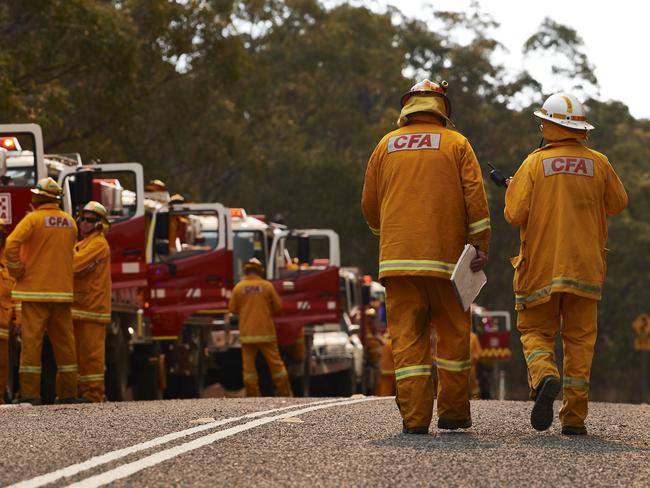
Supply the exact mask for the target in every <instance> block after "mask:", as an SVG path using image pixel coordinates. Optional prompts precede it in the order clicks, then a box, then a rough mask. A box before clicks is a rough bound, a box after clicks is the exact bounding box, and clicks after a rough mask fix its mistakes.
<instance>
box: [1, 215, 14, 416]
mask: <svg viewBox="0 0 650 488" xmlns="http://www.w3.org/2000/svg"><path fill="white" fill-rule="evenodd" d="M5 237H6V222H5V221H4V220H3V219H0V255H1V254H2V253H3V251H4V247H5ZM14 283H15V280H14V279H13V278H12V277H11V276H10V275H9V270H8V269H7V266H6V264H5V262H4V259H0V404H3V403H4V392H5V390H6V389H7V381H8V380H9V328H10V325H11V319H12V316H13V311H14V307H13V302H12V300H11V291H12V290H13V288H14Z"/></svg>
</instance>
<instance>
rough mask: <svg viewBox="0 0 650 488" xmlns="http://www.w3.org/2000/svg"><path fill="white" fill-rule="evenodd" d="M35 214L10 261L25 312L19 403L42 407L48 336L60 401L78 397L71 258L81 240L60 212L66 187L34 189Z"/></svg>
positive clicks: (11, 241) (15, 241)
mask: <svg viewBox="0 0 650 488" xmlns="http://www.w3.org/2000/svg"><path fill="white" fill-rule="evenodd" d="M32 193H33V195H32V205H33V206H34V208H35V210H34V211H33V212H32V213H30V214H28V215H27V216H25V218H23V219H22V220H21V221H20V222H19V223H18V225H16V228H15V229H14V231H13V232H12V233H11V235H9V237H8V239H7V245H6V249H5V256H6V259H7V268H8V269H9V273H10V274H11V275H12V276H13V277H15V278H16V286H15V288H14V291H13V293H12V297H13V298H14V299H16V300H19V301H20V302H21V307H22V320H21V322H22V328H21V336H22V349H21V353H20V369H19V372H20V398H21V399H22V400H23V401H27V402H31V403H35V404H38V403H40V384H41V348H42V344H43V336H44V334H45V332H46V331H47V334H48V336H49V338H50V341H51V342H52V348H53V349H54V356H55V358H56V364H57V372H58V373H57V379H56V390H57V396H58V399H59V401H60V402H69V401H74V400H75V398H76V396H77V359H76V353H75V343H74V333H73V329H72V316H71V307H70V305H71V303H72V297H73V293H72V257H73V252H74V244H75V241H76V239H77V226H76V225H75V222H74V220H73V218H72V217H71V216H70V215H69V214H67V213H66V212H64V211H62V210H61V209H60V208H59V201H60V200H61V195H62V192H61V187H60V186H59V185H58V184H57V182H56V181H54V180H53V179H52V178H43V179H42V180H40V181H39V182H38V183H37V184H36V187H35V188H33V189H32Z"/></svg>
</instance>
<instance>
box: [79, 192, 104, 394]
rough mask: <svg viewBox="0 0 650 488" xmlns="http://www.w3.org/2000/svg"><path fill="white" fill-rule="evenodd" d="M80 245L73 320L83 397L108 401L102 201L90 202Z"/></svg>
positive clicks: (81, 221) (81, 219)
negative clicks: (106, 391)
mask: <svg viewBox="0 0 650 488" xmlns="http://www.w3.org/2000/svg"><path fill="white" fill-rule="evenodd" d="M77 225H78V226H79V242H78V243H77V245H76V246H75V248H74V261H73V269H74V302H73V303H72V319H73V323H74V335H75V342H76V344H77V362H78V364H79V383H78V388H79V396H80V397H82V398H84V399H86V400H88V401H90V402H101V401H103V400H104V369H105V359H104V357H105V352H104V351H105V341H106V324H107V323H109V322H110V321H111V269H110V263H111V251H110V248H109V245H108V242H107V241H106V238H105V237H104V234H105V233H106V232H107V231H108V228H109V222H108V213H107V211H106V208H104V206H103V205H102V204H101V203H99V202H94V201H91V202H88V203H87V204H86V205H85V206H84V208H83V210H82V211H81V213H80V214H79V218H78V219H77Z"/></svg>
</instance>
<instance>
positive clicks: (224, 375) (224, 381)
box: [216, 348, 244, 391]
mask: <svg viewBox="0 0 650 488" xmlns="http://www.w3.org/2000/svg"><path fill="white" fill-rule="evenodd" d="M216 360H217V365H218V367H219V383H220V384H221V386H222V387H223V388H224V389H226V390H230V391H236V390H241V389H242V388H243V387H244V378H243V377H242V365H241V349H239V348H231V349H228V350H227V351H226V352H222V353H218V354H217V356H216Z"/></svg>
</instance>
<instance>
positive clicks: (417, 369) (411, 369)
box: [395, 364, 431, 381]
mask: <svg viewBox="0 0 650 488" xmlns="http://www.w3.org/2000/svg"><path fill="white" fill-rule="evenodd" d="M411 376H431V365H430V364H416V365H414V366H405V367H403V368H399V369H396V370H395V379H396V380H397V381H399V380H403V379H405V378H410V377H411Z"/></svg>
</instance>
